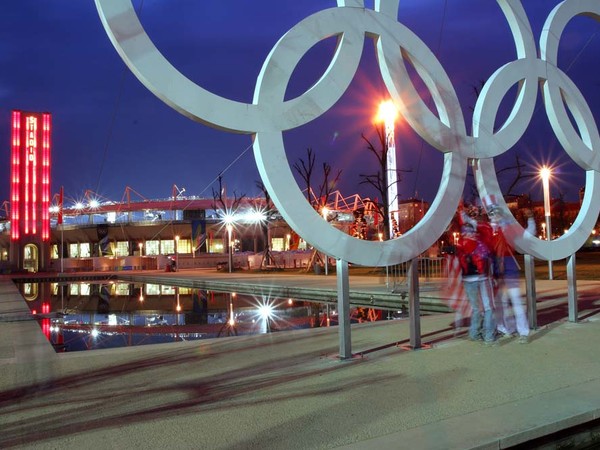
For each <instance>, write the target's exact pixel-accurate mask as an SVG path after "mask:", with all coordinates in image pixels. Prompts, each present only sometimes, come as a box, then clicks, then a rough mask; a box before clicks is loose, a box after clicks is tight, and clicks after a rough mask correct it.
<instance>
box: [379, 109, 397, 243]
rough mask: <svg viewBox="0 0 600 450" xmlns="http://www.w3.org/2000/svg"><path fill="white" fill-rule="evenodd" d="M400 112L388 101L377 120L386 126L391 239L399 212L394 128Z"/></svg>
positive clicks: (380, 110) (386, 174)
mask: <svg viewBox="0 0 600 450" xmlns="http://www.w3.org/2000/svg"><path fill="white" fill-rule="evenodd" d="M397 116H398V110H397V109H396V106H395V105H394V102H392V101H391V100H387V101H384V102H381V104H380V105H379V112H378V114H377V120H378V121H379V122H383V123H384V126H385V142H386V148H387V154H386V165H385V176H384V180H385V182H386V184H387V194H388V204H387V207H388V215H389V217H388V218H387V219H388V222H389V227H390V236H389V237H390V239H392V238H393V237H394V214H395V213H396V211H398V175H397V172H396V170H397V165H396V142H395V140H394V128H395V121H396V117H397Z"/></svg>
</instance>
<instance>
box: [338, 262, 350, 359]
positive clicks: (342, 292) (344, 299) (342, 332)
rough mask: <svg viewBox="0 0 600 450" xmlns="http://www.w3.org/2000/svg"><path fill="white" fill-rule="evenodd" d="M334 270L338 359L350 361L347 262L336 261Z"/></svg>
mask: <svg viewBox="0 0 600 450" xmlns="http://www.w3.org/2000/svg"><path fill="white" fill-rule="evenodd" d="M336 269H337V270H336V275H337V294H338V298H337V300H338V326H339V331H338V332H339V337H340V359H350V358H352V342H351V336H350V280H349V275H348V261H344V260H341V259H338V260H336Z"/></svg>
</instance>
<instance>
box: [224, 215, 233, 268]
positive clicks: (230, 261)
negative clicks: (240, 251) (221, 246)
mask: <svg viewBox="0 0 600 450" xmlns="http://www.w3.org/2000/svg"><path fill="white" fill-rule="evenodd" d="M226 228H227V246H228V247H229V249H228V252H229V258H228V260H229V264H228V266H229V273H231V272H232V271H233V242H231V233H232V232H233V225H232V224H231V223H228V224H227V225H226Z"/></svg>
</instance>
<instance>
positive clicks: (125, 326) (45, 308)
mask: <svg viewBox="0 0 600 450" xmlns="http://www.w3.org/2000/svg"><path fill="white" fill-rule="evenodd" d="M17 286H18V287H19V289H20V292H21V294H22V295H23V298H24V299H25V301H26V302H27V304H28V306H29V309H30V310H31V312H32V314H34V315H36V317H38V322H39V324H40V327H41V329H42V331H43V333H44V334H45V335H46V337H47V338H48V340H49V341H50V342H51V343H52V345H53V346H54V348H55V350H56V351H57V352H67V351H68V352H73V351H81V350H94V349H103V348H116V347H127V346H134V345H147V344H158V343H164V342H177V341H187V340H199V339H211V338H220V337H231V336H241V335H251V334H261V333H273V332H281V331H288V330H294V329H300V328H316V327H323V326H335V325H337V313H336V308H335V306H336V305H334V304H322V303H318V302H314V301H310V300H306V299H281V298H270V297H265V296H259V297H255V296H249V295H238V294H236V293H235V292H217V291H207V290H201V289H195V288H187V287H177V286H170V285H160V284H144V283H131V282H119V281H114V280H113V281H110V282H108V281H107V282H101V283H99V282H73V283H64V282H60V283H56V282H54V283H43V282H33V283H18V284H17ZM403 317H406V313H405V312H404V311H394V312H392V311H381V310H375V309H370V308H354V309H352V321H353V322H363V321H375V320H383V319H396V318H403Z"/></svg>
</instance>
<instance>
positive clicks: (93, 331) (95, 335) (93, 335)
mask: <svg viewBox="0 0 600 450" xmlns="http://www.w3.org/2000/svg"><path fill="white" fill-rule="evenodd" d="M99 334H100V332H99V331H98V330H97V329H96V328H94V329H93V330H92V332H91V335H92V337H93V338H97V337H98V335H99Z"/></svg>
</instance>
